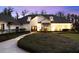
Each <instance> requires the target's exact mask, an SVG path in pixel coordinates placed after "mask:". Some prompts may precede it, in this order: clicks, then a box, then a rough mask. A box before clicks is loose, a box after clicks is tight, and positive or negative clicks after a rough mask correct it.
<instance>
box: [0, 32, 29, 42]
mask: <svg viewBox="0 0 79 59" xmlns="http://www.w3.org/2000/svg"><path fill="white" fill-rule="evenodd" d="M26 33H29V31H26V32H18V33H16V32H14V33H6V34H0V42H3V41H6V40H10V39H12V38H15V37H17V36H20V35H22V34H26Z"/></svg>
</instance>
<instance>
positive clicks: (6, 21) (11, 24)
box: [0, 14, 20, 31]
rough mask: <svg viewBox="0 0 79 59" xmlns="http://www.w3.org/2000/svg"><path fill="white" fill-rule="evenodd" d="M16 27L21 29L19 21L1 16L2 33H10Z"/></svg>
mask: <svg viewBox="0 0 79 59" xmlns="http://www.w3.org/2000/svg"><path fill="white" fill-rule="evenodd" d="M16 27H20V25H19V23H18V21H16V20H15V19H14V18H13V17H10V16H8V15H4V14H0V31H9V29H11V30H13V29H16Z"/></svg>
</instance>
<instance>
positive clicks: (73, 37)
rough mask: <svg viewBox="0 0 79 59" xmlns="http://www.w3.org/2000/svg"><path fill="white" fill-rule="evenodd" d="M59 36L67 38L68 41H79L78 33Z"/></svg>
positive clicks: (63, 33) (61, 33) (66, 33)
mask: <svg viewBox="0 0 79 59" xmlns="http://www.w3.org/2000/svg"><path fill="white" fill-rule="evenodd" d="M58 34H59V35H62V36H64V37H68V38H70V39H73V40H75V41H79V33H71V32H60V33H58Z"/></svg>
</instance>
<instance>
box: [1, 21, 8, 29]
mask: <svg viewBox="0 0 79 59" xmlns="http://www.w3.org/2000/svg"><path fill="white" fill-rule="evenodd" d="M1 24H4V27H5V28H4V29H5V30H7V29H8V27H7V23H6V22H4V21H0V29H1Z"/></svg>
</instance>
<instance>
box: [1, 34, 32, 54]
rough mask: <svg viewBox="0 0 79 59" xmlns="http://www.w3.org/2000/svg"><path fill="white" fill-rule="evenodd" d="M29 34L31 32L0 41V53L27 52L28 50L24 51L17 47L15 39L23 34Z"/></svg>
mask: <svg viewBox="0 0 79 59" xmlns="http://www.w3.org/2000/svg"><path fill="white" fill-rule="evenodd" d="M30 34H32V33H29V34H24V35H21V36H19V37H17V38H14V39H11V40H8V41H4V42H1V43H0V53H28V51H27V52H26V51H24V50H22V49H20V48H18V47H17V41H18V40H19V39H21V38H23V37H24V36H27V35H30Z"/></svg>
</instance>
